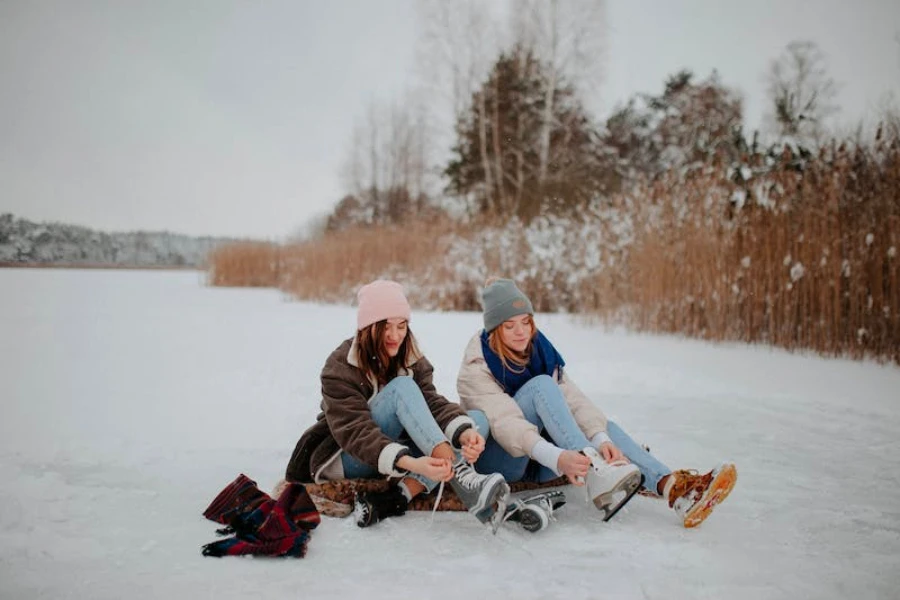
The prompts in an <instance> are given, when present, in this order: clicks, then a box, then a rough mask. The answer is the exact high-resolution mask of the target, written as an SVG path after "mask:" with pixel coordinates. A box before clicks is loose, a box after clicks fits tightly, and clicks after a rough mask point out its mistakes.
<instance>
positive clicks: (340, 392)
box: [285, 337, 475, 483]
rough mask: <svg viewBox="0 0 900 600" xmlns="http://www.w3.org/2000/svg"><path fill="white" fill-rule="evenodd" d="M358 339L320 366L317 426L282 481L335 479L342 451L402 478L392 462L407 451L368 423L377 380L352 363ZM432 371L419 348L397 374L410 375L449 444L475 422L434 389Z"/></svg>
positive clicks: (298, 447)
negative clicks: (319, 400) (320, 395)
mask: <svg viewBox="0 0 900 600" xmlns="http://www.w3.org/2000/svg"><path fill="white" fill-rule="evenodd" d="M356 356H357V344H356V338H355V337H354V338H350V339H348V340H346V341H344V343H342V344H341V345H340V346H338V347H337V349H335V351H334V352H332V353H331V355H330V356H329V357H328V359H327V360H326V361H325V366H324V367H323V368H322V376H321V379H322V404H321V407H322V412H321V413H319V416H318V417H317V419H316V423H315V424H314V425H313V426H312V427H310V428H309V429H307V430H306V432H305V433H304V434H303V436H301V438H300V440H299V441H298V442H297V445H296V447H295V448H294V453H293V455H292V456H291V460H290V462H289V463H288V466H287V470H286V472H285V478H286V479H287V480H288V481H299V482H303V483H308V482H314V483H321V482H322V481H325V480H328V479H331V478H333V477H332V476H333V474H334V473H335V472H337V473H341V472H342V469H340V468H337V469H335V467H336V466H338V467H339V464H340V463H337V465H336V464H335V461H338V460H339V457H340V453H341V451H342V450H343V451H345V452H347V453H348V454H350V455H351V456H353V457H355V458H357V459H358V460H360V461H362V462H364V463H366V464H367V465H370V466H371V467H372V468H374V469H377V470H378V472H379V473H382V474H384V475H388V476H394V477H401V476H403V475H404V474H405V473H402V472H400V471H397V470H395V468H394V463H395V462H396V460H397V458H398V456H400V455H401V453H403V451H408V450H409V448H408V447H407V446H405V445H403V444H401V443H398V442H395V441H393V440H392V439H391V438H389V437H387V436H386V435H385V434H384V433H383V432H382V431H381V429H379V427H378V425H377V424H376V423H375V421H374V420H373V419H372V413H371V412H370V410H369V402H371V401H372V399H373V398H374V397H375V395H376V394H377V393H378V384H377V382H375V381H373V380H372V379H369V378H367V377H366V376H365V374H364V373H363V371H362V369H360V368H359V363H358V361H357V360H356ZM433 371H434V368H433V367H432V366H431V363H430V362H428V359H426V358H425V357H424V356H423V355H422V354H421V353H420V352H419V351H418V349H414V351H413V352H412V353H411V358H410V361H409V364H407V365H406V368H405V369H403V370H402V373H401V375H399V376H401V377H402V376H407V377H412V378H413V380H414V381H415V382H416V384H417V385H418V386H419V389H420V390H421V391H422V395H423V396H424V397H425V402H426V403H427V404H428V407H429V408H430V409H431V414H432V415H433V416H434V419H435V421H436V422H437V424H438V426H440V428H441V429H442V430H443V431H444V434H445V435H446V436H447V439H448V440H452V441H454V442H455V441H457V440H456V437H457V435H458V434H459V433H461V432H462V431H463V430H464V429H466V428H468V427H474V426H475V423H474V421H472V419H471V418H470V417H469V416H468V415H466V413H465V411H463V410H462V409H461V408H460V406H459V405H458V404H455V403H453V402H450V401H449V400H447V399H446V398H444V397H443V396H441V395H440V394H438V392H437V390H436V389H435V387H434V383H433V381H432V374H433Z"/></svg>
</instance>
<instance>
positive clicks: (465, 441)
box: [459, 427, 484, 463]
mask: <svg viewBox="0 0 900 600" xmlns="http://www.w3.org/2000/svg"><path fill="white" fill-rule="evenodd" d="M459 443H460V444H461V445H462V455H463V458H464V459H466V462H469V463H474V462H475V461H476V460H478V457H479V456H481V453H482V452H484V437H483V436H482V435H481V434H480V433H478V430H477V429H475V428H474V427H470V428H468V429H466V430H465V431H463V432H462V433H461V434H459Z"/></svg>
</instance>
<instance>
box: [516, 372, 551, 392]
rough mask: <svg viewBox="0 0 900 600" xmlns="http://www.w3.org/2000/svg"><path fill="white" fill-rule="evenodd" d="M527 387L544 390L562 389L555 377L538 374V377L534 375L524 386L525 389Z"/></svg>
mask: <svg viewBox="0 0 900 600" xmlns="http://www.w3.org/2000/svg"><path fill="white" fill-rule="evenodd" d="M525 387H528V388H532V389H534V388H537V389H539V390H541V391H543V392H547V391H550V390H554V389H555V390H556V391H560V390H559V385H558V384H557V383H556V380H555V379H553V377H551V376H550V375H537V376H536V377H532V378H531V379H529V380H528V383H526V384H525V385H524V386H523V389H524V388H525Z"/></svg>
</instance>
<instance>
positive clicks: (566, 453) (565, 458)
mask: <svg viewBox="0 0 900 600" xmlns="http://www.w3.org/2000/svg"><path fill="white" fill-rule="evenodd" d="M590 466H591V459H590V458H588V457H587V456H585V455H584V454H582V453H581V452H578V451H576V450H563V452H562V454H560V455H559V461H557V463H556V468H557V469H559V472H560V473H562V474H563V475H565V476H566V478H568V480H569V483H571V484H572V485H577V486H581V485H584V478H585V477H587V472H588V468H589V467H590Z"/></svg>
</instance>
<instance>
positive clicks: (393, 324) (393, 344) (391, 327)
mask: <svg viewBox="0 0 900 600" xmlns="http://www.w3.org/2000/svg"><path fill="white" fill-rule="evenodd" d="M406 327H407V324H406V319H388V320H387V323H386V324H385V328H384V338H383V339H382V340H381V342H382V344H384V349H385V351H386V352H387V353H388V356H390V357H391V358H394V357H395V356H397V353H398V352H400V344H402V343H403V340H405V339H406Z"/></svg>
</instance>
